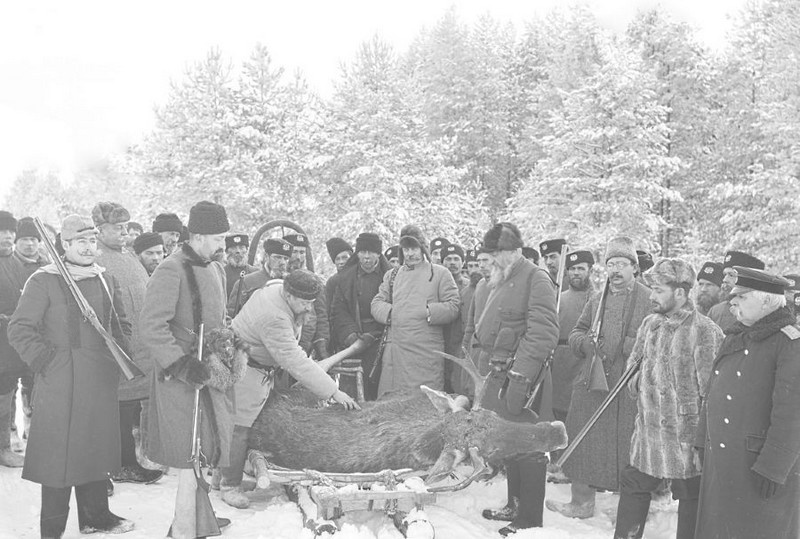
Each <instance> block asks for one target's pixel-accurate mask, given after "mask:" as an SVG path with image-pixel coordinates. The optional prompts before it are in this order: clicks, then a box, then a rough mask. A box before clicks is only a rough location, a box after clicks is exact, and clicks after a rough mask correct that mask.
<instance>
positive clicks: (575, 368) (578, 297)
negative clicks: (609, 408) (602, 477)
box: [552, 250, 594, 421]
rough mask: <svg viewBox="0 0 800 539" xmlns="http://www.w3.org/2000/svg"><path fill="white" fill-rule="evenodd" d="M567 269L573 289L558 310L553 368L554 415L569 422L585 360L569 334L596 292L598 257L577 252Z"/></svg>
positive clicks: (568, 256) (567, 293) (564, 295)
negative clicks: (571, 344)
mask: <svg viewBox="0 0 800 539" xmlns="http://www.w3.org/2000/svg"><path fill="white" fill-rule="evenodd" d="M565 266H566V271H567V282H568V286H569V288H567V290H565V291H564V292H562V293H561V305H560V307H559V310H558V328H559V336H558V346H556V350H555V353H554V354H553V368H552V371H553V415H555V417H556V419H558V420H559V421H566V419H567V412H568V411H569V402H570V399H571V398H572V385H573V383H574V382H575V379H576V378H577V377H578V374H579V372H580V367H581V360H580V359H578V358H577V357H575V354H573V353H572V350H571V349H570V347H569V334H570V332H571V331H572V329H573V328H574V327H575V323H576V322H577V321H578V318H579V317H580V316H581V313H582V312H583V308H584V306H585V305H586V302H587V301H589V297H590V296H591V295H592V293H593V292H594V289H593V287H592V282H591V280H590V279H589V276H590V271H591V269H592V266H594V255H592V253H591V251H585V250H584V251H573V252H571V253H568V254H567V261H566V264H565Z"/></svg>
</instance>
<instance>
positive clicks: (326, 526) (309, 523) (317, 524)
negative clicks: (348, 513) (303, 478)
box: [287, 485, 339, 535]
mask: <svg viewBox="0 0 800 539" xmlns="http://www.w3.org/2000/svg"><path fill="white" fill-rule="evenodd" d="M309 488H310V487H304V486H301V485H291V486H290V487H287V490H288V491H289V499H291V500H293V501H294V502H295V503H296V504H297V507H299V508H300V512H301V513H302V514H303V526H305V527H306V528H308V529H309V530H311V531H313V532H314V535H322V534H323V533H329V534H331V535H333V534H334V533H336V532H337V531H339V528H338V527H337V526H336V523H335V522H333V521H332V520H326V519H325V515H320V510H319V505H317V504H316V503H314V500H312V499H311V494H310V493H309ZM312 515H313V516H312Z"/></svg>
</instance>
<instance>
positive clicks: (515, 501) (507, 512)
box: [481, 496, 519, 522]
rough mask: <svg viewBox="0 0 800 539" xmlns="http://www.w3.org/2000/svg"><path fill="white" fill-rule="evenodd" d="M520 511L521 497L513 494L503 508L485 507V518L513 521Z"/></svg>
mask: <svg viewBox="0 0 800 539" xmlns="http://www.w3.org/2000/svg"><path fill="white" fill-rule="evenodd" d="M518 513H519V498H517V497H516V496H513V497H511V498H509V500H508V503H507V504H506V505H505V506H504V507H503V508H501V509H484V510H483V513H481V514H482V515H483V518H485V519H487V520H507V521H509V522H511V521H512V520H514V519H515V518H517V514H518Z"/></svg>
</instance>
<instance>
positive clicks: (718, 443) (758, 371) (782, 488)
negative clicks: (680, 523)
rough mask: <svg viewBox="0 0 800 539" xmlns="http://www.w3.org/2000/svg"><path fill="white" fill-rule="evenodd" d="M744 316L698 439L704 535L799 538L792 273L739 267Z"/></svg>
mask: <svg viewBox="0 0 800 539" xmlns="http://www.w3.org/2000/svg"><path fill="white" fill-rule="evenodd" d="M733 269H734V270H735V271H736V274H737V275H736V282H735V283H734V287H733V289H732V290H731V294H732V298H731V300H730V304H731V307H732V308H733V310H734V313H735V315H736V319H737V322H736V324H734V325H733V326H731V327H730V328H728V330H727V331H726V332H725V340H724V341H723V342H722V346H721V347H720V350H719V353H718V354H717V357H716V359H715V360H714V365H713V367H712V371H711V374H710V382H709V384H708V387H707V393H706V396H705V399H703V409H702V410H701V412H700V423H699V425H698V428H697V438H696V440H695V445H696V446H697V447H698V448H699V449H700V456H701V459H700V460H701V461H702V466H703V474H702V477H701V480H700V501H699V505H698V514H697V529H696V530H695V537H697V538H698V539H700V538H702V539H728V538H730V537H764V538H766V537H769V538H781V539H790V538H791V539H794V538H796V537H800V459H798V455H800V414H798V410H800V383H798V381H800V328H798V326H797V324H796V322H795V318H794V316H793V315H792V313H791V312H790V311H789V310H788V309H787V308H786V298H785V297H784V290H785V289H786V287H787V286H788V284H789V283H788V281H787V280H786V279H783V278H781V277H779V276H777V275H773V274H771V273H768V272H766V271H763V270H758V269H753V268H747V267H744V266H735V267H734V268H733Z"/></svg>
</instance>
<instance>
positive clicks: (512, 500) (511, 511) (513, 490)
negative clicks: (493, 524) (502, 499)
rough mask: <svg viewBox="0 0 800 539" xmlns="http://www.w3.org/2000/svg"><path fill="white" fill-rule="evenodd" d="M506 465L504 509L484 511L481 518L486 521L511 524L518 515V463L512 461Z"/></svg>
mask: <svg viewBox="0 0 800 539" xmlns="http://www.w3.org/2000/svg"><path fill="white" fill-rule="evenodd" d="M505 465H506V492H507V496H508V497H507V498H506V499H507V500H508V502H506V505H505V507H502V508H501V509H484V510H483V513H481V514H482V515H483V518H485V519H487V520H506V521H508V522H511V521H512V520H514V519H515V518H517V514H519V489H520V478H519V463H518V462H517V461H514V460H509V461H506V462H505Z"/></svg>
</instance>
